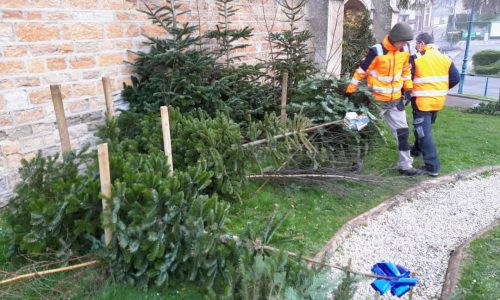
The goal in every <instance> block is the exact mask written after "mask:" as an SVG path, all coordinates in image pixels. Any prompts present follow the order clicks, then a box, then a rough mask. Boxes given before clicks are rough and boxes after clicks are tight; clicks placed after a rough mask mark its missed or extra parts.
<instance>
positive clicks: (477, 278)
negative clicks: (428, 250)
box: [453, 226, 500, 300]
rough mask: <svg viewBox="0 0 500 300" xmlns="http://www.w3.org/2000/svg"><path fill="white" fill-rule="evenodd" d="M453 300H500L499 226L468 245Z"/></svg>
mask: <svg viewBox="0 0 500 300" xmlns="http://www.w3.org/2000/svg"><path fill="white" fill-rule="evenodd" d="M460 274H461V276H460V280H459V283H458V286H457V288H456V290H455V294H454V295H453V299H455V300H458V299H468V300H474V299H478V300H479V299H500V226H496V227H495V228H494V229H493V230H491V231H490V232H488V233H486V234H485V235H483V236H481V237H480V238H478V239H476V240H475V241H473V242H472V243H471V244H470V247H469V249H468V257H467V258H466V259H464V260H463V261H462V263H461V265H460Z"/></svg>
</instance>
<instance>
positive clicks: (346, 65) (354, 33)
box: [340, 10, 375, 76]
mask: <svg viewBox="0 0 500 300" xmlns="http://www.w3.org/2000/svg"><path fill="white" fill-rule="evenodd" d="M371 26H372V20H371V19H370V13H369V12H368V11H358V12H355V11H352V10H347V11H346V12H345V13H344V33H343V37H342V67H341V71H340V73H341V74H342V75H347V76H350V75H349V74H351V73H352V72H354V69H356V68H357V66H358V64H359V63H360V61H361V59H362V58H363V55H365V54H366V51H367V49H368V48H369V47H371V45H373V44H375V38H374V37H373V32H372V30H370V29H369V28H370V27H371Z"/></svg>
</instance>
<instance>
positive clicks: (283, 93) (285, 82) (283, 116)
mask: <svg viewBox="0 0 500 300" xmlns="http://www.w3.org/2000/svg"><path fill="white" fill-rule="evenodd" d="M287 93H288V73H283V82H282V84H281V115H280V121H281V123H282V124H284V123H285V122H286V118H287V116H286V98H287V96H288V95H287Z"/></svg>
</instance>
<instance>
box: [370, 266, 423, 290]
mask: <svg viewBox="0 0 500 300" xmlns="http://www.w3.org/2000/svg"><path fill="white" fill-rule="evenodd" d="M372 272H373V273H375V274H377V275H381V276H387V277H393V278H392V279H383V278H379V279H377V280H375V281H374V282H372V284H371V286H372V287H373V288H374V289H375V290H376V291H377V292H379V293H380V294H381V295H383V294H384V293H385V292H387V291H388V290H391V293H392V294H393V295H394V296H398V297H401V296H403V295H404V294H406V292H408V291H409V290H410V286H415V285H417V282H418V279H417V278H411V277H410V271H408V270H407V269H406V268H405V267H402V266H400V265H394V264H393V263H391V262H388V261H385V260H382V261H380V262H378V263H376V264H374V265H373V267H372Z"/></svg>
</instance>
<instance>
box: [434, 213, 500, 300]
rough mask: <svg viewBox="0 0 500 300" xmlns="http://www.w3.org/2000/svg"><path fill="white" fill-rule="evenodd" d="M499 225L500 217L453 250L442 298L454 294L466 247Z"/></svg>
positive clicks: (441, 299)
mask: <svg viewBox="0 0 500 300" xmlns="http://www.w3.org/2000/svg"><path fill="white" fill-rule="evenodd" d="M498 225H500V219H497V220H496V221H494V222H493V223H492V224H490V225H489V226H487V227H485V228H483V229H482V230H481V231H479V232H476V233H475V234H474V235H472V236H471V237H470V238H468V239H467V240H466V241H465V242H463V243H462V244H460V246H458V247H457V248H456V249H455V250H452V251H451V255H450V260H449V261H448V268H447V269H446V275H445V277H444V283H443V288H442V290H441V296H440V297H439V299H440V300H448V299H450V298H451V296H452V295H453V291H454V290H455V288H456V286H457V282H458V278H459V276H458V275H459V272H460V262H461V261H462V259H463V257H464V249H465V248H467V247H468V246H469V245H470V243H472V242H473V241H474V240H476V239H477V238H479V237H480V236H482V235H483V234H485V233H486V232H488V231H490V230H491V229H493V228H494V227H495V226H498Z"/></svg>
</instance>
